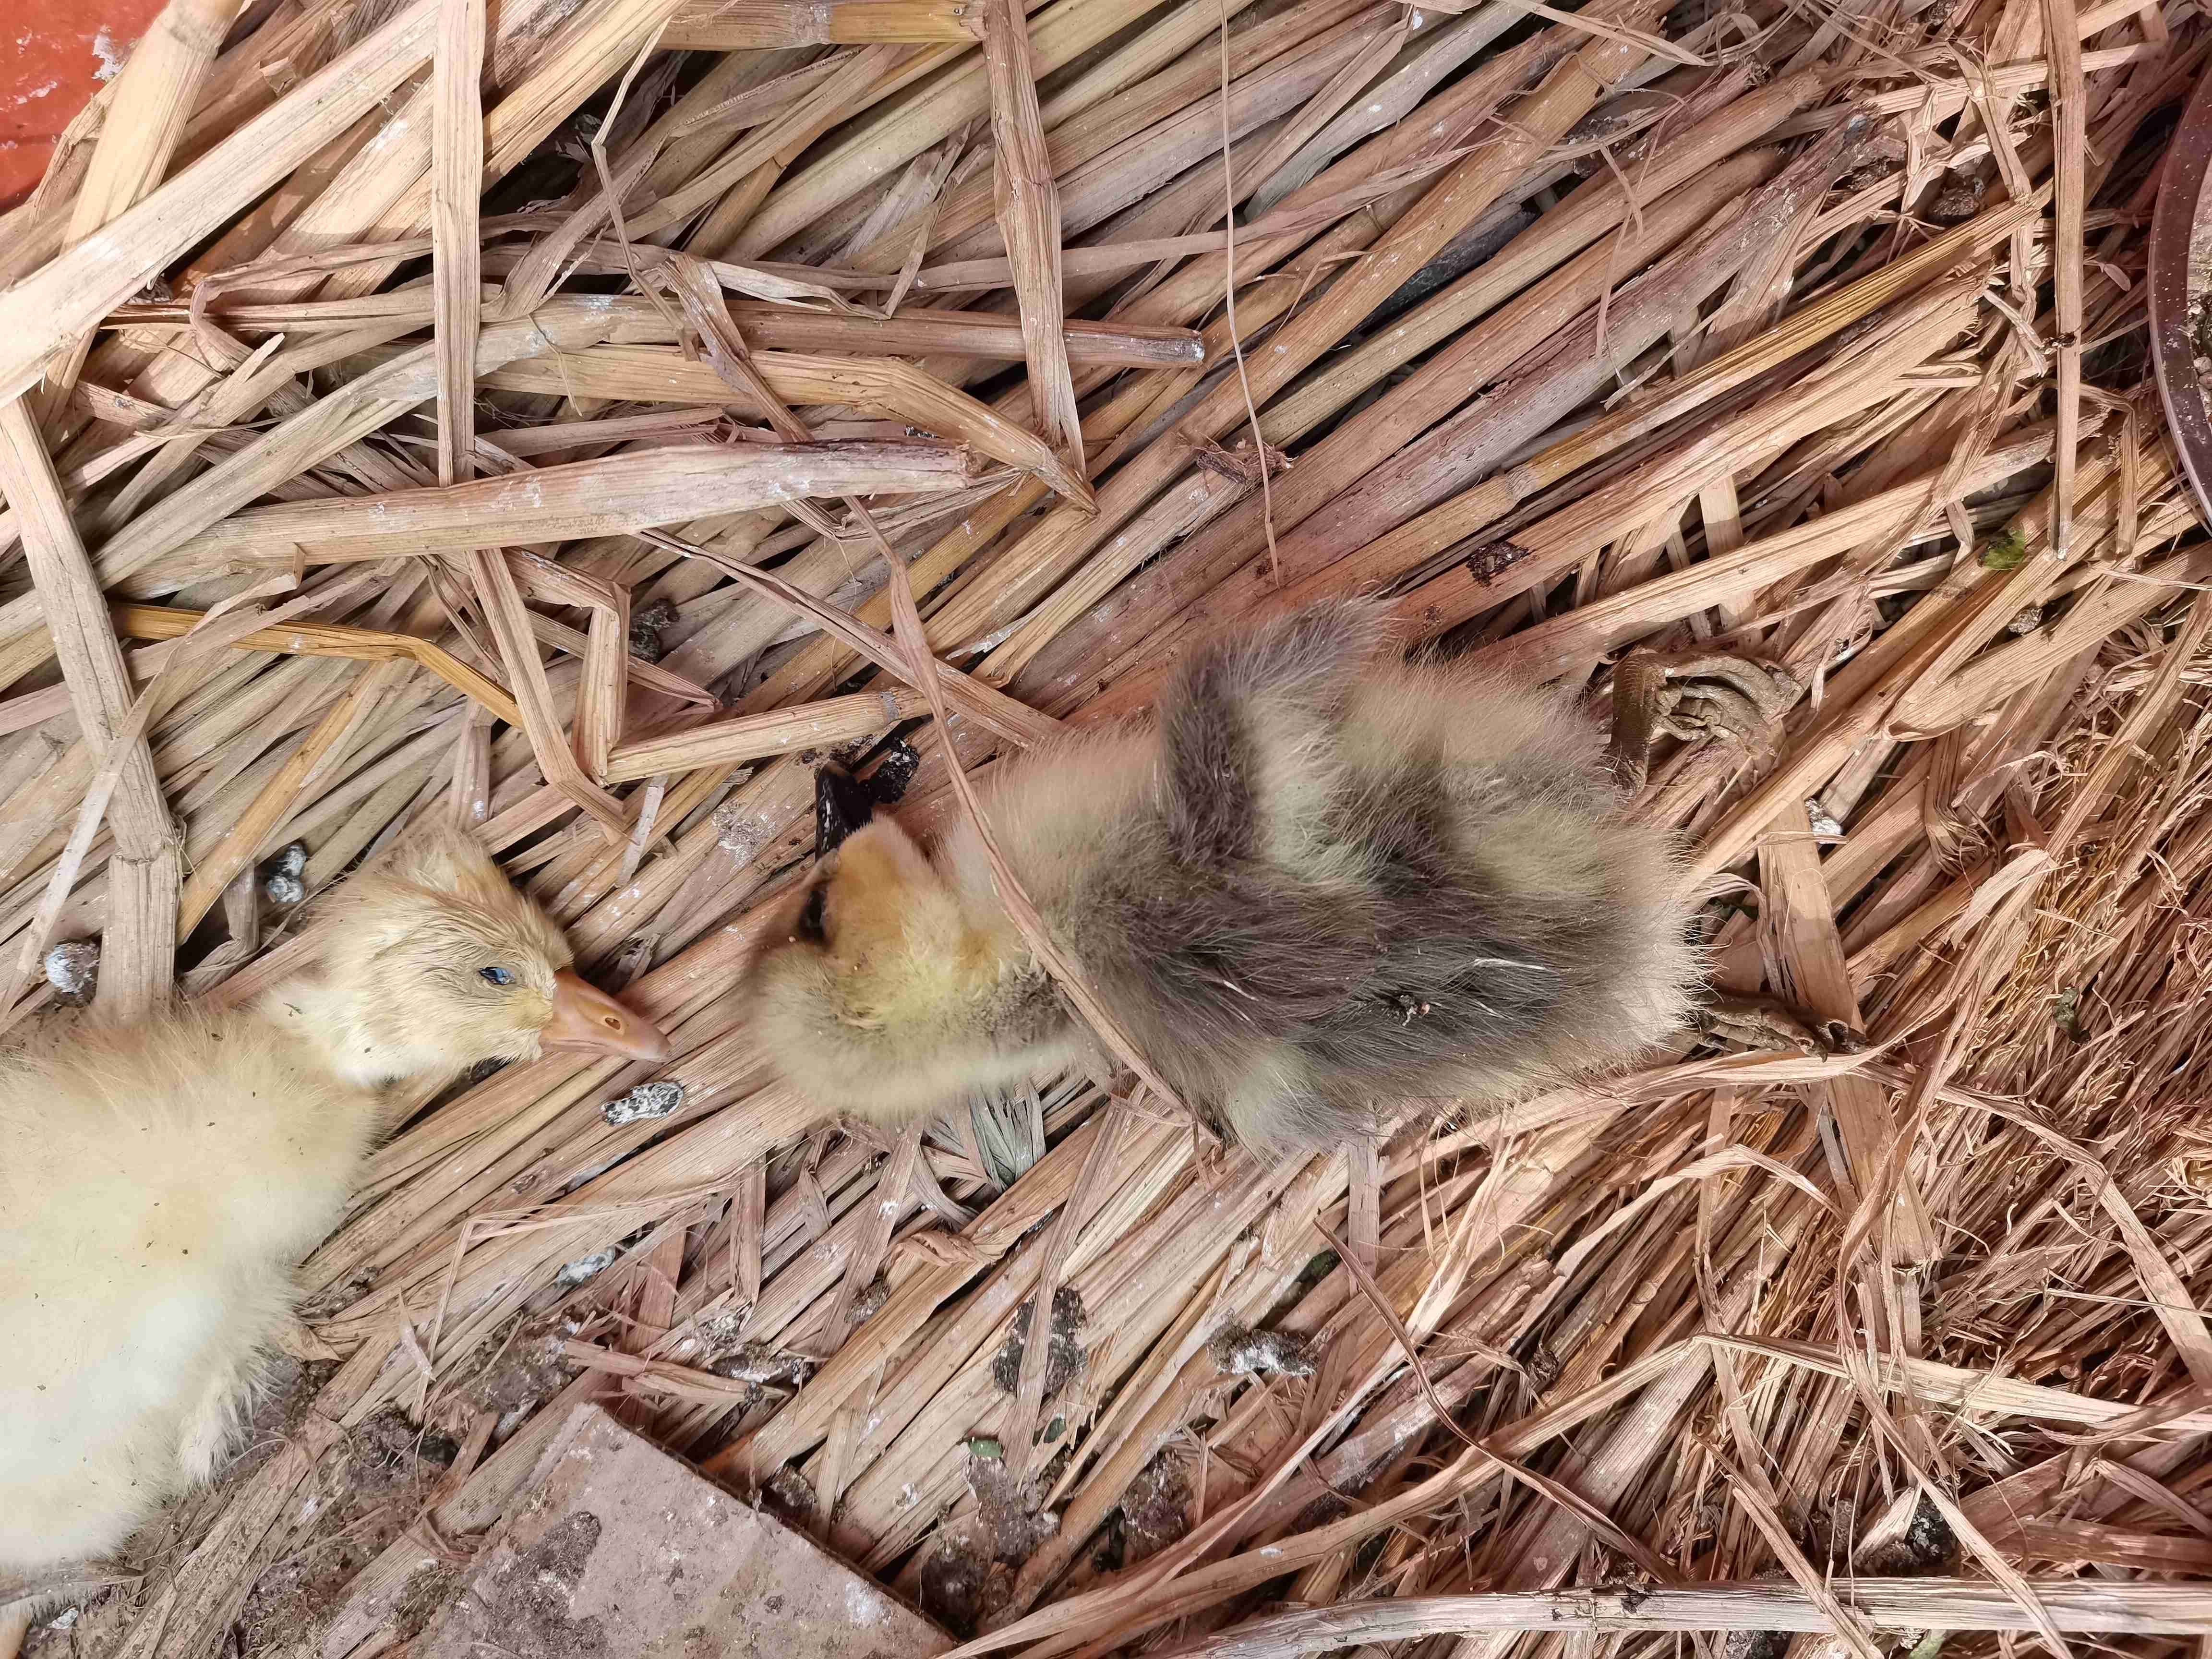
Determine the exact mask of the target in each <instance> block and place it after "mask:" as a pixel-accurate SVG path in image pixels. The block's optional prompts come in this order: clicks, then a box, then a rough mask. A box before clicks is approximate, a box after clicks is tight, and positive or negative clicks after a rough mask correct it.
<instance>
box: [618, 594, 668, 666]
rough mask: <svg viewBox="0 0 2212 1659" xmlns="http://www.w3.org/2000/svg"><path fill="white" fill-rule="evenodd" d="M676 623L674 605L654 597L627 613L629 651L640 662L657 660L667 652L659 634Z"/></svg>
mask: <svg viewBox="0 0 2212 1659" xmlns="http://www.w3.org/2000/svg"><path fill="white" fill-rule="evenodd" d="M675 625H676V607H675V606H674V605H671V604H670V603H669V602H668V601H667V600H666V599H655V600H654V601H653V603H652V604H651V605H644V606H641V608H639V609H638V610H635V611H631V612H630V613H629V653H630V655H631V656H633V657H635V658H637V659H639V660H640V661H641V662H659V660H660V659H662V658H663V657H665V656H666V655H667V654H668V647H667V645H666V643H665V641H663V640H662V639H661V637H660V636H661V635H662V634H663V633H664V632H665V630H667V629H671V628H672V627H674V626H675Z"/></svg>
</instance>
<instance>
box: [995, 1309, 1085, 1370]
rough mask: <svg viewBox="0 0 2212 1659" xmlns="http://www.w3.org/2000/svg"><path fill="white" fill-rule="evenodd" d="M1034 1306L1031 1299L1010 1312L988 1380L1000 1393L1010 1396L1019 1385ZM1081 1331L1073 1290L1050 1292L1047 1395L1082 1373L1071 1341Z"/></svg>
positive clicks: (1080, 1360)
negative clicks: (1007, 1327) (1011, 1321)
mask: <svg viewBox="0 0 2212 1659" xmlns="http://www.w3.org/2000/svg"><path fill="white" fill-rule="evenodd" d="M1035 1306H1036V1303H1035V1301H1034V1299H1032V1300H1031V1301H1029V1302H1024V1303H1023V1304H1022V1305H1021V1306H1020V1307H1018V1308H1017V1309H1015V1310H1014V1317H1013V1324H1012V1328H1011V1329H1010V1330H1009V1331H1008V1332H1007V1333H1006V1340H1005V1341H1004V1342H1002V1343H1001V1344H1000V1346H999V1352H998V1353H997V1355H996V1356H995V1357H994V1358H993V1359H992V1361H991V1380H992V1381H993V1382H994V1383H997V1384H998V1385H999V1392H1000V1393H1001V1394H1012V1393H1013V1392H1014V1391H1015V1390H1016V1389H1018V1388H1019V1387H1020V1386H1021V1376H1022V1355H1023V1353H1024V1352H1025V1351H1026V1350H1027V1348H1028V1347H1029V1340H1030V1309H1031V1308H1033V1307H1035ZM1082 1328H1083V1298H1082V1297H1079V1296H1078V1295H1077V1294H1076V1293H1075V1291H1074V1290H1073V1287H1071V1286H1069V1285H1061V1286H1060V1288H1059V1289H1058V1290H1056V1291H1054V1292H1053V1293H1052V1338H1051V1342H1050V1346H1048V1348H1047V1350H1046V1352H1045V1360H1044V1391H1045V1393H1046V1394H1047V1395H1054V1394H1057V1393H1059V1392H1060V1389H1064V1388H1066V1386H1067V1385H1068V1384H1069V1383H1072V1382H1073V1381H1074V1380H1075V1378H1076V1377H1077V1376H1079V1375H1080V1374H1081V1373H1082V1370H1083V1364H1084V1358H1085V1355H1084V1352H1083V1347H1082V1345H1081V1344H1080V1343H1079V1342H1078V1341H1077V1340H1075V1338H1076V1333H1078V1332H1079V1331H1080V1330H1081V1329H1082Z"/></svg>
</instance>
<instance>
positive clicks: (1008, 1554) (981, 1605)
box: [921, 1437, 1060, 1634]
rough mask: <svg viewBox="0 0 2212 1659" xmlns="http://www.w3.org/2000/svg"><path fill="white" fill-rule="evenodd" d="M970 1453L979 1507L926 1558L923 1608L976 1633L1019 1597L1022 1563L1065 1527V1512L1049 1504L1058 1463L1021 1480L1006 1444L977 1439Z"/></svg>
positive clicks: (970, 1479) (944, 1535)
mask: <svg viewBox="0 0 2212 1659" xmlns="http://www.w3.org/2000/svg"><path fill="white" fill-rule="evenodd" d="M965 1459H966V1467H965V1472H966V1474H967V1477H968V1487H969V1491H970V1492H973V1493H974V1494H975V1515H974V1516H973V1517H972V1518H971V1519H970V1520H969V1521H967V1522H965V1523H963V1524H961V1525H958V1526H952V1527H947V1528H945V1530H943V1531H942V1532H940V1533H939V1534H938V1540H939V1542H938V1547H937V1548H936V1550H935V1551H934V1552H933V1553H932V1554H930V1555H929V1556H928V1557H927V1558H926V1559H924V1561H923V1563H922V1568H921V1605H922V1611H924V1612H925V1613H928V1614H930V1616H931V1617H933V1618H934V1619H937V1620H940V1621H941V1622H943V1623H944V1624H945V1625H947V1626H950V1627H951V1628H952V1629H953V1630H955V1631H957V1632H961V1633H963V1634H973V1633H974V1632H975V1630H976V1628H977V1627H978V1626H979V1625H980V1624H981V1622H982V1621H983V1620H985V1619H987V1618H988V1617H989V1616H990V1615H991V1614H992V1613H994V1612H996V1611H997V1610H998V1609H999V1608H1000V1607H1004V1606H1006V1603H1007V1601H1009V1600H1011V1599H1012V1595H1013V1588H1014V1582H1015V1576H1016V1574H1017V1573H1018V1572H1019V1571H1020V1569H1021V1565H1022V1563H1024V1561H1026V1560H1028V1559H1029V1558H1030V1556H1031V1555H1032V1554H1034V1553H1036V1548H1037V1546H1038V1545H1040V1544H1042V1543H1043V1542H1044V1541H1046V1540H1047V1539H1048V1538H1050V1537H1052V1536H1054V1534H1056V1533H1058V1532H1059V1530H1060V1516H1059V1515H1058V1513H1057V1512H1055V1511H1054V1510H1047V1509H1044V1508H1042V1499H1043V1495H1044V1493H1045V1492H1048V1491H1050V1490H1051V1480H1052V1471H1053V1469H1054V1468H1055V1467H1057V1463H1056V1462H1055V1463H1054V1464H1048V1465H1047V1466H1046V1467H1045V1468H1043V1469H1042V1470H1040V1471H1038V1472H1037V1474H1036V1475H1035V1477H1034V1478H1032V1479H1030V1480H1024V1481H1019V1482H1017V1481H1016V1480H1014V1478H1013V1476H1012V1474H1011V1473H1010V1472H1009V1471H1008V1469H1007V1468H1006V1459H1005V1456H1004V1450H1003V1448H1001V1447H1000V1443H998V1442H997V1441H995V1440H993V1439H990V1438H988V1437H976V1438H972V1439H970V1440H969V1442H968V1443H967V1449H966V1453H965Z"/></svg>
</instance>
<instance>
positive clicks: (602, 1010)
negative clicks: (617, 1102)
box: [543, 969, 671, 1060]
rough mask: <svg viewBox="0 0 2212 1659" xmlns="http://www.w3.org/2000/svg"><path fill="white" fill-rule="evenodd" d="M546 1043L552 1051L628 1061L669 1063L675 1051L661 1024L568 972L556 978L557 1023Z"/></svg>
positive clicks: (549, 1026) (564, 971) (562, 972)
mask: <svg viewBox="0 0 2212 1659" xmlns="http://www.w3.org/2000/svg"><path fill="white" fill-rule="evenodd" d="M543 1041H544V1046H545V1047H546V1048H591V1049H596V1050H597V1051H599V1053H601V1054H620V1055H621V1056H622V1057H623V1059H624V1060H665V1059H667V1058H668V1056H669V1054H670V1052H671V1051H670V1048H669V1044H668V1039H667V1037H666V1036H664V1035H662V1032H661V1030H660V1028H659V1026H658V1025H655V1024H653V1022H652V1021H651V1020H649V1019H647V1018H645V1017H644V1016H643V1015H641V1014H635V1013H632V1012H630V1011H629V1009H627V1008H625V1007H623V1006H622V1004H620V1003H619V1002H617V1001H616V1000H614V999H613V998H612V997H611V996H609V995H608V994H606V993H605V991H602V990H599V988H598V987H595V986H591V985H587V984H586V983H585V982H584V981H582V980H581V979H580V978H578V977H577V976H576V975H574V974H572V973H569V972H568V971H567V970H566V969H563V970H562V971H561V972H560V973H557V974H556V975H553V1023H552V1024H550V1025H548V1026H547V1027H546V1028H545V1036H544V1039H543Z"/></svg>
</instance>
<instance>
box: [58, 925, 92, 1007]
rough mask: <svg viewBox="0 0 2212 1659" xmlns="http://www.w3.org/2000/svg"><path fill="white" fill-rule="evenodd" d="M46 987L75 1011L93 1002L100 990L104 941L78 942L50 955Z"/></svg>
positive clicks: (63, 945) (69, 942) (73, 942)
mask: <svg viewBox="0 0 2212 1659" xmlns="http://www.w3.org/2000/svg"><path fill="white" fill-rule="evenodd" d="M46 983H47V984H49V985H51V986H52V987H54V994H55V995H56V996H58V997H59V998H60V999H61V1000H63V1001H64V1002H65V1003H67V1004H68V1005H69V1006H71V1007H73V1008H81V1007H82V1006H84V1005H85V1004H86V1003H88V1002H90V1001H91V1000H92V998H93V993H94V992H95V991H97V990H98V989H99V988H100V941H99V940H98V939H70V940H69V941H67V942H66V943H64V944H61V945H56V946H54V948H53V949H52V950H51V951H47V952H46Z"/></svg>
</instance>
